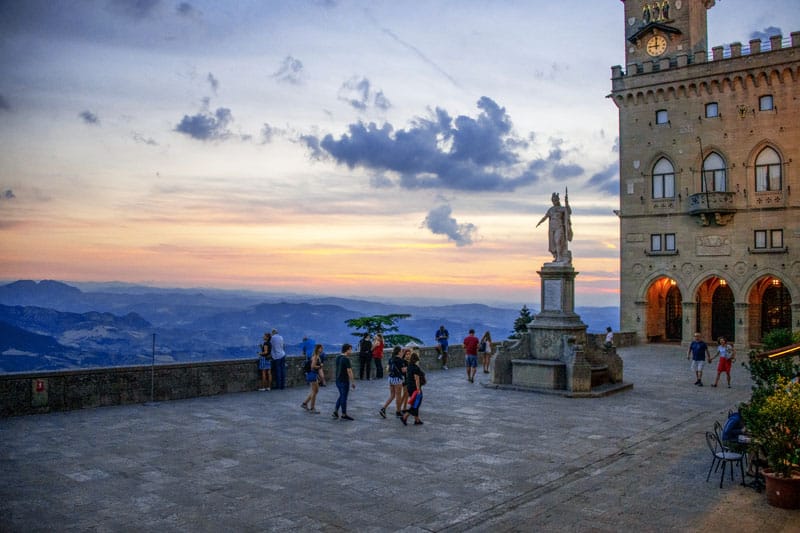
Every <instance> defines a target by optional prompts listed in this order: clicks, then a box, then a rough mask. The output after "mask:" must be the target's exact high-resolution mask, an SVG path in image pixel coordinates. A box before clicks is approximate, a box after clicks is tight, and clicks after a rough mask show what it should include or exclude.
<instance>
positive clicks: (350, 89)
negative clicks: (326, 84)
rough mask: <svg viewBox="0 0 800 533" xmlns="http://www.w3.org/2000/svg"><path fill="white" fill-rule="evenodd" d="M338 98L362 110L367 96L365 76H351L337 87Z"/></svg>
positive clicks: (367, 88) (367, 83)
mask: <svg viewBox="0 0 800 533" xmlns="http://www.w3.org/2000/svg"><path fill="white" fill-rule="evenodd" d="M337 97H338V98H339V100H341V101H343V102H347V103H348V104H350V105H351V106H352V107H354V108H355V109H358V110H359V111H364V110H365V109H366V108H367V99H368V98H369V80H368V79H367V78H361V79H358V78H351V79H349V80H347V81H346V82H344V83H343V84H342V86H341V87H340V88H339V94H338V95H337Z"/></svg>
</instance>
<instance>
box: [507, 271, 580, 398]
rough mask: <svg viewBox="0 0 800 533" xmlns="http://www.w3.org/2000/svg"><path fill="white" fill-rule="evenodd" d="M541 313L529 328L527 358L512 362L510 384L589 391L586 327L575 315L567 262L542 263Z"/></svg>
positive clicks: (573, 276) (571, 272) (540, 275)
mask: <svg viewBox="0 0 800 533" xmlns="http://www.w3.org/2000/svg"><path fill="white" fill-rule="evenodd" d="M538 274H539V277H540V278H541V280H542V283H541V287H542V288H541V291H542V299H541V302H542V311H541V313H539V314H538V315H536V316H535V317H534V320H533V322H531V323H530V324H529V325H528V338H529V346H528V354H529V357H528V358H526V359H514V360H513V361H512V378H511V383H512V385H514V386H517V387H523V388H532V389H540V390H541V389H544V390H564V391H570V392H588V391H589V390H590V389H591V366H590V365H589V363H588V362H587V361H586V359H585V357H583V348H582V347H583V346H584V345H585V344H586V324H584V323H583V322H582V321H581V317H579V316H578V315H577V314H576V313H575V304H574V302H575V276H577V275H578V273H577V272H575V269H574V268H572V265H571V264H569V263H545V264H544V265H542V269H541V270H540V271H539V272H538Z"/></svg>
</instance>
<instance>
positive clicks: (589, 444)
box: [0, 345, 800, 532]
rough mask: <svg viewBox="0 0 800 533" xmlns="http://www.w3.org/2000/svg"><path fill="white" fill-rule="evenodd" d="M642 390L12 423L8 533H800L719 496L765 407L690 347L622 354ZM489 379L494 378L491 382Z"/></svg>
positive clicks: (327, 399) (5, 427)
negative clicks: (729, 461)
mask: <svg viewBox="0 0 800 533" xmlns="http://www.w3.org/2000/svg"><path fill="white" fill-rule="evenodd" d="M620 354H621V355H622V357H623V358H624V360H625V378H626V381H632V382H633V383H634V388H633V389H632V390H630V391H628V392H624V393H621V394H617V395H614V396H610V397H606V398H599V399H570V398H564V397H561V396H556V395H546V394H532V393H526V392H515V391H501V390H495V389H492V388H488V387H482V386H481V385H480V384H478V383H476V384H470V383H468V382H467V381H466V379H465V375H464V370H463V368H451V370H449V371H443V372H440V371H432V372H429V373H428V386H427V387H426V388H425V399H424V402H423V405H422V409H421V417H422V418H423V420H424V421H425V424H424V425H423V426H413V425H409V426H408V427H404V426H403V425H402V424H401V423H400V421H398V420H397V419H396V418H395V417H394V416H392V415H393V409H391V408H390V410H389V415H390V416H389V417H388V418H387V419H386V420H384V419H382V418H380V417H379V416H378V413H377V411H378V408H379V406H380V405H381V404H382V403H383V401H384V400H385V399H386V397H387V395H388V386H387V385H386V383H385V382H384V381H381V382H377V381H371V382H359V383H358V385H357V389H356V391H355V392H353V393H352V394H351V397H350V406H349V409H348V411H349V412H350V414H351V415H352V416H354V417H355V418H356V420H355V421H354V422H345V421H336V420H333V419H331V417H330V412H331V411H332V407H333V404H334V402H335V399H336V388H335V387H333V386H329V387H326V388H323V389H321V391H320V396H319V398H318V403H317V405H318V407H319V408H320V410H321V411H322V414H320V415H312V414H308V413H306V412H305V411H303V410H302V409H301V408H300V402H301V401H302V400H303V399H304V398H305V395H306V390H305V389H303V388H297V389H287V390H284V391H272V392H248V393H242V394H230V395H224V396H216V397H205V398H196V399H191V400H182V401H175V402H164V403H160V404H157V405H154V406H147V405H132V406H119V407H107V408H98V409H90V410H84V411H73V412H64V413H52V414H47V415H34V416H26V417H18V418H9V419H3V420H0V472H2V479H3V482H2V486H1V487H0V531H26V532H28V531H54V530H58V531H129V530H137V531H159V532H169V531H187V532H188V531H191V532H203V531H209V532H210V531H220V530H224V529H228V530H232V531H268V530H270V531H350V530H357V531H365V530H366V531H409V532H411V531H492V532H496V531H598V532H602V531H621V530H628V531H632V530H636V531H762V530H765V531H770V532H775V531H784V532H794V531H800V511H785V510H780V509H774V508H772V507H770V506H769V505H768V504H767V503H766V499H765V497H764V495H763V494H758V493H756V492H755V491H753V490H752V489H749V488H746V487H742V486H740V485H738V484H737V483H738V482H739V479H738V476H737V478H736V482H734V483H731V482H730V480H729V479H728V478H726V480H725V485H724V487H723V488H722V489H721V490H720V489H719V487H718V483H719V477H718V476H717V477H716V478H715V477H714V476H713V475H712V480H711V481H710V482H708V483H706V480H705V477H706V473H707V470H708V466H709V464H710V453H709V451H708V449H707V448H706V445H705V440H704V432H705V431H706V430H708V429H711V427H712V424H713V422H714V420H720V421H723V420H724V419H725V417H726V415H727V412H728V410H729V409H731V408H733V407H734V406H735V405H736V404H737V403H738V402H740V401H743V400H746V399H747V398H748V397H749V387H750V385H749V382H748V381H747V373H746V371H745V370H744V369H743V368H741V366H740V365H739V364H737V365H736V367H735V368H734V371H733V381H734V386H733V388H731V389H727V388H717V389H714V388H711V387H710V386H708V385H709V384H710V383H711V382H712V381H713V377H714V375H715V374H716V372H715V371H713V372H709V371H708V370H707V371H706V379H705V382H706V386H705V387H702V388H701V387H695V386H693V385H692V383H693V381H694V377H693V374H692V373H691V372H690V370H689V364H688V361H686V358H685V352H684V350H683V349H681V348H679V347H677V346H665V345H660V346H657V345H646V346H637V347H632V348H626V349H623V350H620ZM484 376H485V375H483V374H479V375H478V378H479V379H478V381H485V378H484Z"/></svg>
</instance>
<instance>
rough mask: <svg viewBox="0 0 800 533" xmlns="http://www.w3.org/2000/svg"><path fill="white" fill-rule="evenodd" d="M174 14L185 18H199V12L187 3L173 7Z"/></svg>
mask: <svg viewBox="0 0 800 533" xmlns="http://www.w3.org/2000/svg"><path fill="white" fill-rule="evenodd" d="M175 12H176V13H177V14H178V15H180V16H182V17H187V18H192V17H197V16H200V12H199V11H198V10H197V9H195V8H194V6H193V5H192V4H190V3H189V2H181V3H180V4H178V5H177V6H175Z"/></svg>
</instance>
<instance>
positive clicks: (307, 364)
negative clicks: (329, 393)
mask: <svg viewBox="0 0 800 533" xmlns="http://www.w3.org/2000/svg"><path fill="white" fill-rule="evenodd" d="M303 372H305V373H306V374H308V373H309V372H311V358H310V357H306V362H305V363H303Z"/></svg>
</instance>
